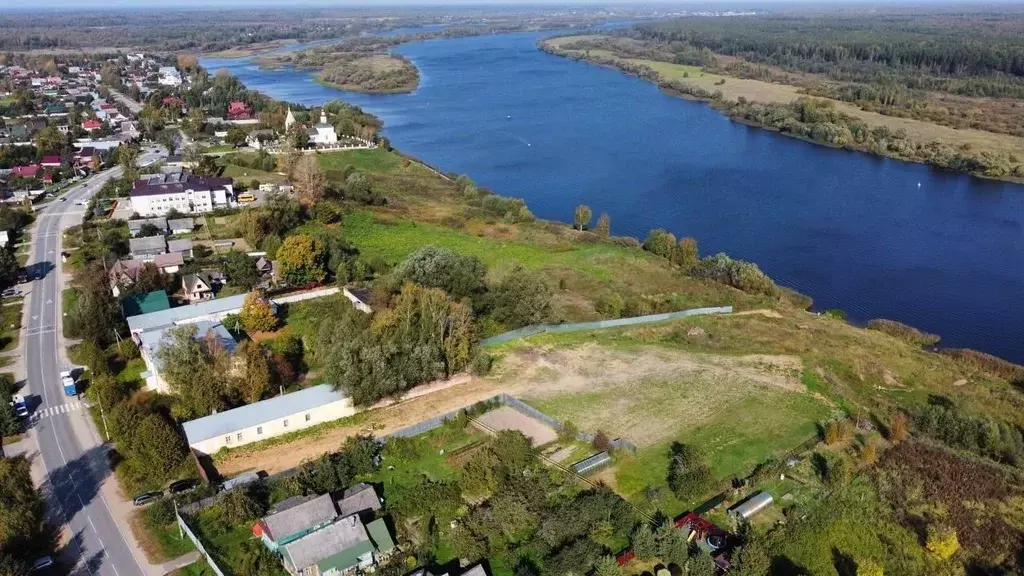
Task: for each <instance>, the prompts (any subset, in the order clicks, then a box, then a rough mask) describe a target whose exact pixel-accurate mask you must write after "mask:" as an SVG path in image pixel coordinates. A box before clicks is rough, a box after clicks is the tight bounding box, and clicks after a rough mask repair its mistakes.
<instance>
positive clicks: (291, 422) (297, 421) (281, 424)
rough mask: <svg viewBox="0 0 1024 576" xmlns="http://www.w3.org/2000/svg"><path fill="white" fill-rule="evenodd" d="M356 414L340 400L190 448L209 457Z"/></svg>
mask: <svg viewBox="0 0 1024 576" xmlns="http://www.w3.org/2000/svg"><path fill="white" fill-rule="evenodd" d="M356 412H357V410H356V408H355V406H353V405H352V399H351V398H344V399H341V400H338V401H336V402H331V403H329V404H324V405H321V406H316V407H314V408H310V409H309V410H305V411H303V412H298V413H295V414H289V415H288V416H286V417H283V418H279V419H276V420H271V421H268V422H263V423H261V424H258V425H256V426H250V427H249V428H243V429H241V430H234V431H232V432H231V433H230V434H225V435H224V436H219V437H217V438H210V439H207V440H202V441H200V442H195V443H193V444H191V445H190V446H191V447H192V448H193V449H194V450H195V451H196V452H199V453H201V454H213V453H215V452H217V451H218V450H220V449H221V448H225V447H227V448H237V447H239V446H245V445H246V444H252V443H253V442H260V441H263V440H266V439H268V438H274V437H275V436H281V435H283V434H288V433H291V432H295V431H297V430H302V429H304V428H309V427H310V426H316V425H317V424H323V423H324V422H333V421H334V420H340V419H342V418H347V417H349V416H351V415H353V414H355V413H356Z"/></svg>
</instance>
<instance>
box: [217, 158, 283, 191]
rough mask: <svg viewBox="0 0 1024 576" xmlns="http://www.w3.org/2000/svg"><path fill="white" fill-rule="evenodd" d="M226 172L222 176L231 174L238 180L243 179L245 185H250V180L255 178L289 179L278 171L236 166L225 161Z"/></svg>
mask: <svg viewBox="0 0 1024 576" xmlns="http://www.w3.org/2000/svg"><path fill="white" fill-rule="evenodd" d="M223 165H224V172H223V173H222V176H230V177H232V178H235V179H236V180H241V181H242V183H244V184H245V185H247V186H248V185H249V182H250V181H251V180H253V179H256V180H259V181H260V182H261V183H263V182H274V183H275V184H276V183H280V182H284V181H285V180H287V178H286V177H285V176H282V175H280V174H278V173H277V172H264V171H263V170H257V169H255V168H245V167H242V166H236V165H234V164H227V163H223Z"/></svg>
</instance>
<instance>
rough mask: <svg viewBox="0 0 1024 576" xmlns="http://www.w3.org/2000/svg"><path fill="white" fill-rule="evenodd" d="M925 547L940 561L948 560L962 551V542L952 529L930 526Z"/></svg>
mask: <svg viewBox="0 0 1024 576" xmlns="http://www.w3.org/2000/svg"><path fill="white" fill-rule="evenodd" d="M924 547H925V548H926V549H927V550H928V551H929V552H931V553H932V554H934V555H935V557H936V558H938V559H939V560H948V559H950V558H951V557H952V556H953V554H956V552H957V550H959V549H960V540H958V539H957V537H956V531H955V530H953V529H952V528H949V527H945V526H929V527H928V536H927V539H926V540H925V545H924Z"/></svg>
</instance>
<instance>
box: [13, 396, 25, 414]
mask: <svg viewBox="0 0 1024 576" xmlns="http://www.w3.org/2000/svg"><path fill="white" fill-rule="evenodd" d="M11 406H14V413H15V414H17V415H18V418H28V402H26V401H25V397H24V396H22V395H21V394H15V395H14V396H11Z"/></svg>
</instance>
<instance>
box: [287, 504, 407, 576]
mask: <svg viewBox="0 0 1024 576" xmlns="http://www.w3.org/2000/svg"><path fill="white" fill-rule="evenodd" d="M394 549H395V543H394V540H392V538H391V534H390V532H389V531H388V528H387V525H385V524H384V521H383V520H374V521H373V522H371V523H370V524H367V525H365V526H364V525H363V523H362V521H361V520H360V519H359V517H358V516H346V517H343V518H340V519H338V520H336V521H334V522H333V523H332V524H330V525H329V526H326V527H324V528H321V529H319V530H317V531H315V532H313V533H311V534H309V535H307V536H304V537H302V538H300V539H298V540H296V541H294V542H292V543H290V544H287V545H285V546H283V547H282V548H281V559H282V560H283V562H284V566H285V569H287V570H288V572H289V573H290V574H293V575H295V576H306V575H328V574H330V575H338V576H350V575H351V574H355V573H356V572H357V571H359V570H366V571H370V570H371V569H372V568H373V567H374V566H375V565H376V564H377V563H379V562H381V561H383V560H384V559H385V558H386V557H387V556H389V555H390V554H391V553H392V552H393V551H394Z"/></svg>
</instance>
